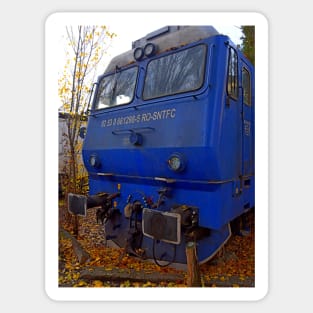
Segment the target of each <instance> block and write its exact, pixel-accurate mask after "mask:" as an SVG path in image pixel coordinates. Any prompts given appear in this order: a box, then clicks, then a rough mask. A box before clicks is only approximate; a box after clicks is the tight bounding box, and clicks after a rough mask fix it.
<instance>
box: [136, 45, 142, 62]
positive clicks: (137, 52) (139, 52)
mask: <svg viewBox="0 0 313 313" xmlns="http://www.w3.org/2000/svg"><path fill="white" fill-rule="evenodd" d="M143 56H144V52H143V49H142V48H140V47H139V48H136V49H135V50H134V58H135V60H136V61H140V60H141V59H142V58H143Z"/></svg>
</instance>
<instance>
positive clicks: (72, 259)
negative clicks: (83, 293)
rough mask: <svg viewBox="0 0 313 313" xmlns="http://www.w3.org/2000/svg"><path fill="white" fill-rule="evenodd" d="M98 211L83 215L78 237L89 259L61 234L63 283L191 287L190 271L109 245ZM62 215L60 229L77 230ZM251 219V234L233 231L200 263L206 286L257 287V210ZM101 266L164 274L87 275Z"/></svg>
mask: <svg viewBox="0 0 313 313" xmlns="http://www.w3.org/2000/svg"><path fill="white" fill-rule="evenodd" d="M61 211H62V209H61ZM95 212H96V209H90V210H88V211H87V216H86V217H80V218H79V228H78V237H77V240H78V243H79V244H80V245H81V246H82V248H83V249H84V250H85V251H86V252H87V253H89V260H88V261H87V262H85V263H84V264H80V263H79V260H78V257H77V254H75V252H74V249H73V244H72V239H71V238H70V237H69V236H63V235H60V236H59V286H60V287H187V273H186V271H184V270H178V269H175V268H172V267H159V266H157V265H155V264H154V263H152V262H149V261H147V260H141V259H138V258H136V257H133V256H129V255H128V254H125V252H124V250H123V249H116V248H110V247H107V246H106V243H105V239H104V232H103V227H102V225H100V224H97V223H96V217H95ZM63 213H64V212H63ZM60 216H61V217H62V218H60V229H64V230H65V231H66V232H68V233H71V234H73V231H74V230H73V224H74V218H73V217H71V216H70V215H69V214H68V213H65V214H61V215H60ZM249 222H250V226H251V232H250V233H249V234H246V235H245V236H239V235H233V236H232V237H231V238H230V240H229V241H228V242H227V243H226V245H225V246H224V248H223V249H222V250H221V251H220V252H219V253H218V254H217V255H216V256H215V257H214V258H213V259H211V260H210V261H209V262H207V263H205V264H202V265H201V266H200V272H201V280H202V286H203V287H254V274H255V272H254V257H255V253H254V214H253V213H251V214H250V215H249ZM60 234H61V233H60ZM98 269H99V270H101V271H103V270H104V271H105V272H107V273H108V274H110V273H115V272H116V271H118V272H119V273H122V274H123V273H126V274H127V273H135V274H136V273H143V274H144V275H146V276H144V277H150V276H151V275H152V276H153V275H154V276H159V277H162V281H152V279H151V281H149V280H146V281H143V280H142V279H138V280H137V281H136V279H134V276H131V277H132V279H126V280H121V278H120V279H115V278H114V279H103V278H102V279H101V280H100V279H90V277H89V278H86V275H85V274H86V272H87V273H88V272H90V273H92V272H94V271H97V270H98ZM149 275H150V276H149ZM87 276H88V275H87ZM126 276H127V275H126ZM112 277H115V276H114V275H113V276H112ZM121 277H123V275H121ZM163 277H164V280H163ZM167 277H168V278H170V279H167ZM173 277H174V278H173Z"/></svg>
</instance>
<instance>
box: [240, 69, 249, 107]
mask: <svg viewBox="0 0 313 313" xmlns="http://www.w3.org/2000/svg"><path fill="white" fill-rule="evenodd" d="M244 72H246V73H247V77H248V82H249V90H248V98H249V99H248V100H249V102H245V99H246V97H245V89H246V88H245V85H244V80H243V77H244ZM251 83H252V81H251V73H250V71H249V69H248V68H247V67H246V66H243V67H242V70H241V85H242V102H243V103H244V104H245V105H247V106H251V105H252V89H251Z"/></svg>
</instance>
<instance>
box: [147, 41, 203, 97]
mask: <svg viewBox="0 0 313 313" xmlns="http://www.w3.org/2000/svg"><path fill="white" fill-rule="evenodd" d="M199 46H203V50H204V51H203V66H202V69H201V70H202V73H201V80H200V81H199V84H198V85H197V87H196V88H194V89H186V90H183V91H179V92H173V93H164V94H159V95H157V96H153V97H151V96H149V97H147V96H146V97H145V96H144V91H145V86H146V81H147V77H148V68H149V65H150V64H151V63H152V62H154V61H157V60H160V59H161V58H165V57H169V56H171V55H174V54H178V53H182V52H184V51H186V50H189V49H193V48H196V47H199ZM207 55H208V46H207V44H205V43H200V44H196V45H192V46H188V47H184V49H181V50H179V51H175V50H174V51H171V52H170V53H167V54H164V55H161V56H159V57H157V58H154V59H151V60H149V62H148V63H147V65H146V73H145V77H144V82H143V86H142V94H141V99H142V100H143V101H150V100H154V99H159V98H164V97H171V96H175V95H181V94H184V93H190V92H195V91H198V90H200V89H201V88H202V87H203V85H204V83H205V81H206V67H207Z"/></svg>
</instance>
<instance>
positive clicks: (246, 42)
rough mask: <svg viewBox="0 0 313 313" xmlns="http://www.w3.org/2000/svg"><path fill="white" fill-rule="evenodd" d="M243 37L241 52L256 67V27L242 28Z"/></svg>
mask: <svg viewBox="0 0 313 313" xmlns="http://www.w3.org/2000/svg"><path fill="white" fill-rule="evenodd" d="M240 29H241V31H242V34H243V36H242V37H241V38H240V39H241V40H242V45H241V50H242V52H243V53H244V54H245V55H246V56H247V58H248V59H249V60H250V61H251V63H252V64H253V65H254V54H255V26H241V27H240Z"/></svg>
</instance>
